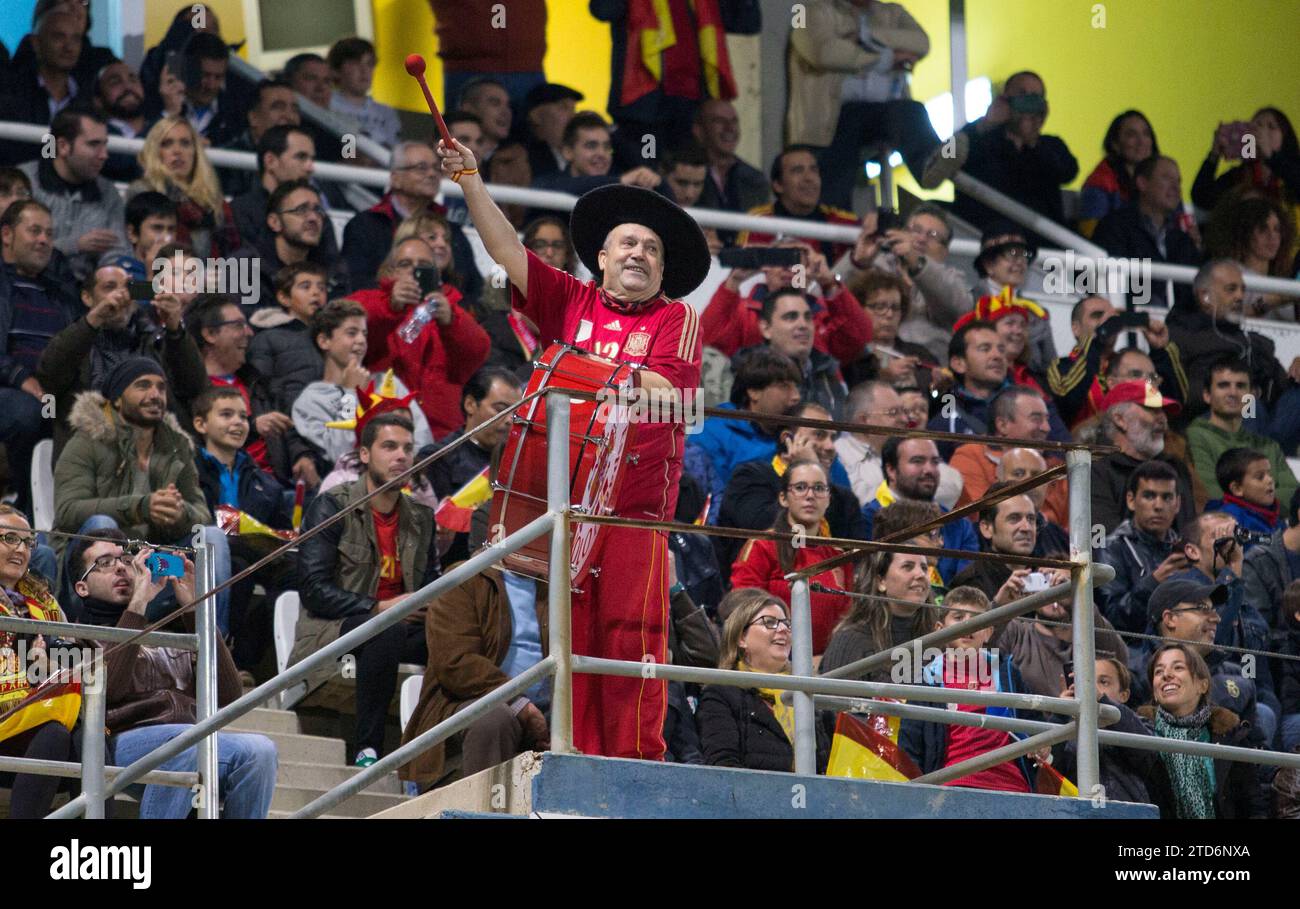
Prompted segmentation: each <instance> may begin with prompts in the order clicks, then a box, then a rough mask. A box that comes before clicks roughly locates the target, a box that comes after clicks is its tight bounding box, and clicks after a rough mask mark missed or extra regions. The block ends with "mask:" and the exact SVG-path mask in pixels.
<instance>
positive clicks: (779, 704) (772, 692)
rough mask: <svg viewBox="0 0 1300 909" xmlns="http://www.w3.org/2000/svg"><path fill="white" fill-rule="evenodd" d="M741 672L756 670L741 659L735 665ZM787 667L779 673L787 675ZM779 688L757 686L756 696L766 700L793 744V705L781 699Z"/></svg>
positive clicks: (788, 672)
mask: <svg viewBox="0 0 1300 909" xmlns="http://www.w3.org/2000/svg"><path fill="white" fill-rule="evenodd" d="M736 668H737V669H739V670H740V671H741V672H757V671H758V670H757V669H755V668H754V667H753V666H750V665H749V664H748V663H746V662H745V661H744V660H741V661H740V662H739V663H738V664H737V666H736ZM789 674H790V670H789V669H783V670H782V671H781V672H780V675H789ZM781 694H782V692H781V690H780V689H777V688H759V689H758V696H759V697H761V698H762V699H763V700H764V701H766V702H767V706H769V707H771V708H772V713H773V714H774V715H775V716H776V721H777V722H778V723H780V724H781V728H782V729H784V730H785V737H786V738H787V739H789V740H790V744H791V745H793V744H794V706H793V705H791V704H787V703H786V702H785V701H783V700H782V699H781Z"/></svg>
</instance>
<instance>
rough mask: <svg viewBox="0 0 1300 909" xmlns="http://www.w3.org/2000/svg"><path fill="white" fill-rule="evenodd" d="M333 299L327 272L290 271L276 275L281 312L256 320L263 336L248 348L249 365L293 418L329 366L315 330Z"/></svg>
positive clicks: (302, 267) (308, 267) (308, 265)
mask: <svg viewBox="0 0 1300 909" xmlns="http://www.w3.org/2000/svg"><path fill="white" fill-rule="evenodd" d="M328 296H329V292H328V288H327V286H326V270H325V268H324V266H321V265H317V264H315V263H314V262H308V261H303V262H299V263H297V264H295V265H286V266H284V267H283V268H281V269H280V270H279V271H278V272H276V274H275V300H276V302H277V303H279V304H280V309H279V310H278V311H277V310H274V309H270V308H267V309H263V310H259V311H258V312H256V313H254V314H253V318H252V319H251V320H250V321H251V322H252V323H253V324H254V325H256V326H257V327H258V328H260V329H261V330H260V331H258V333H257V334H255V335H253V339H252V340H251V341H249V342H248V362H249V363H252V364H253V368H254V369H256V370H257V371H258V372H259V373H261V374H262V375H264V376H266V377H267V379H268V380H269V381H270V383H271V396H272V398H273V400H274V402H275V409H276V410H278V411H280V412H281V413H289V412H290V411H291V410H292V409H293V402H294V401H296V400H297V399H298V395H299V394H300V393H301V392H302V390H303V389H304V388H306V387H307V384H308V383H309V382H314V381H316V379H318V378H319V377H320V374H321V368H322V365H323V364H322V362H321V354H320V350H319V349H318V348H317V347H316V339H315V337H314V336H313V335H312V332H311V328H310V326H311V321H312V316H314V315H316V312H317V311H318V310H319V309H320V308H321V307H322V306H324V305H325V301H326V299H327V298H328ZM259 317H260V318H259Z"/></svg>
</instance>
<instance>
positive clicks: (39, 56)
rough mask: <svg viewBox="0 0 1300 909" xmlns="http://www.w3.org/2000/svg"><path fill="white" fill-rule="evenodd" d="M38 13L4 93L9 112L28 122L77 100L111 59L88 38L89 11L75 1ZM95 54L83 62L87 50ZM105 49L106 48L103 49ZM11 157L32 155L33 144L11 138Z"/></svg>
mask: <svg viewBox="0 0 1300 909" xmlns="http://www.w3.org/2000/svg"><path fill="white" fill-rule="evenodd" d="M46 7H47V9H46V10H45V11H44V12H43V13H42V14H41V15H40V16H34V18H33V21H32V31H31V34H30V35H26V36H24V38H23V42H24V45H25V46H24V45H20V46H19V51H20V54H19V55H16V56H15V57H14V60H13V61H12V62H11V63H10V64H9V65H8V66H7V67H6V68H5V69H6V73H5V75H6V77H7V78H6V79H5V82H6V85H5V89H4V93H3V106H4V110H5V115H6V117H7V118H9V119H13V120H18V121H21V122H24V123H40V124H46V123H49V122H51V121H52V120H53V119H54V117H55V115H56V114H58V113H59V112H60V111H62V110H64V109H65V108H67V107H68V105H70V104H72V102H73V100H74V99H76V97H77V94H78V93H79V92H81V91H82V90H83V89H86V88H88V87H89V85H90V82H91V79H93V78H94V74H95V72H96V70H98V69H99V68H100V67H101V66H103V65H104V64H105V63H107V62H108V60H106V59H104V58H103V56H102V55H103V54H107V55H108V59H111V58H112V53H111V52H110V51H106V50H104V49H103V48H95V47H91V46H90V43H89V42H88V41H87V40H86V38H85V35H86V27H87V26H86V15H85V11H84V10H81V11H78V10H76V9H75V8H73V6H71V5H62V6H51V5H50V4H46ZM87 52H89V54H90V55H91V58H97V59H88V60H87V62H88V64H89V65H88V66H84V67H82V68H81V69H80V74H79V75H78V66H79V64H80V62H81V59H82V57H83V55H85V54H87ZM99 52H102V53H99ZM6 157H7V158H8V159H9V161H10V162H11V163H13V162H17V161H22V160H25V159H26V158H29V157H31V146H30V145H28V144H27V143H23V144H21V145H19V144H16V143H10V145H9V148H8V149H6Z"/></svg>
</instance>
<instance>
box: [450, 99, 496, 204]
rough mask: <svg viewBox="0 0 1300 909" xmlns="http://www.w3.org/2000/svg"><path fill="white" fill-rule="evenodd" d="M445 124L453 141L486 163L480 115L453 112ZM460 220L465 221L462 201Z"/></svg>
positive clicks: (485, 141)
mask: <svg viewBox="0 0 1300 909" xmlns="http://www.w3.org/2000/svg"><path fill="white" fill-rule="evenodd" d="M442 119H443V122H444V123H446V124H447V130H448V131H449V132H450V133H451V136H452V138H453V139H455V140H456V141H457V142H460V143H461V144H463V145H465V146H466V147H467V148H469V150H470V151H472V152H473V153H474V157H475V160H478V161H485V160H487V159H486V157H485V153H486V151H487V139H486V137H485V135H484V132H483V121H482V120H481V119H480V118H479V115H478V114H471V113H470V112H469V111H467V110H453V111H450V112H449V113H448V114H447V116H445V117H443V118H442ZM460 203H461V204H460V212H461V215H460V218H459V219H458V220H460V221H461V222H462V223H463V222H464V220H465V203H464V200H460Z"/></svg>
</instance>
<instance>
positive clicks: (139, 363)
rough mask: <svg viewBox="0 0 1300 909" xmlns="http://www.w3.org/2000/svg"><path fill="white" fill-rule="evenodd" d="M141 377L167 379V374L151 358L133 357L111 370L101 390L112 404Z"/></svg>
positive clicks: (105, 377)
mask: <svg viewBox="0 0 1300 909" xmlns="http://www.w3.org/2000/svg"><path fill="white" fill-rule="evenodd" d="M141 376H162V377H163V378H164V379H165V378H166V377H167V374H166V373H165V372H163V368H162V367H161V366H159V365H158V361H157V360H151V359H150V358H149V357H131V358H129V359H126V360H123V361H122V362H121V363H118V364H117V365H116V366H114V367H113V368H112V369H111V370H109V372H108V375H106V376H104V383H103V385H102V386H101V387H100V389H99V390H100V392H102V393H103V395H104V397H105V398H107V399H108V401H109V403H110V404H111V403H113V402H114V401H116V400H117V399H118V398H120V397H122V392H124V391H126V389H127V387H128V386H129V385H130V384H131V383H132V382H134V381H135V380H136V379H138V378H140V377H141Z"/></svg>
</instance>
